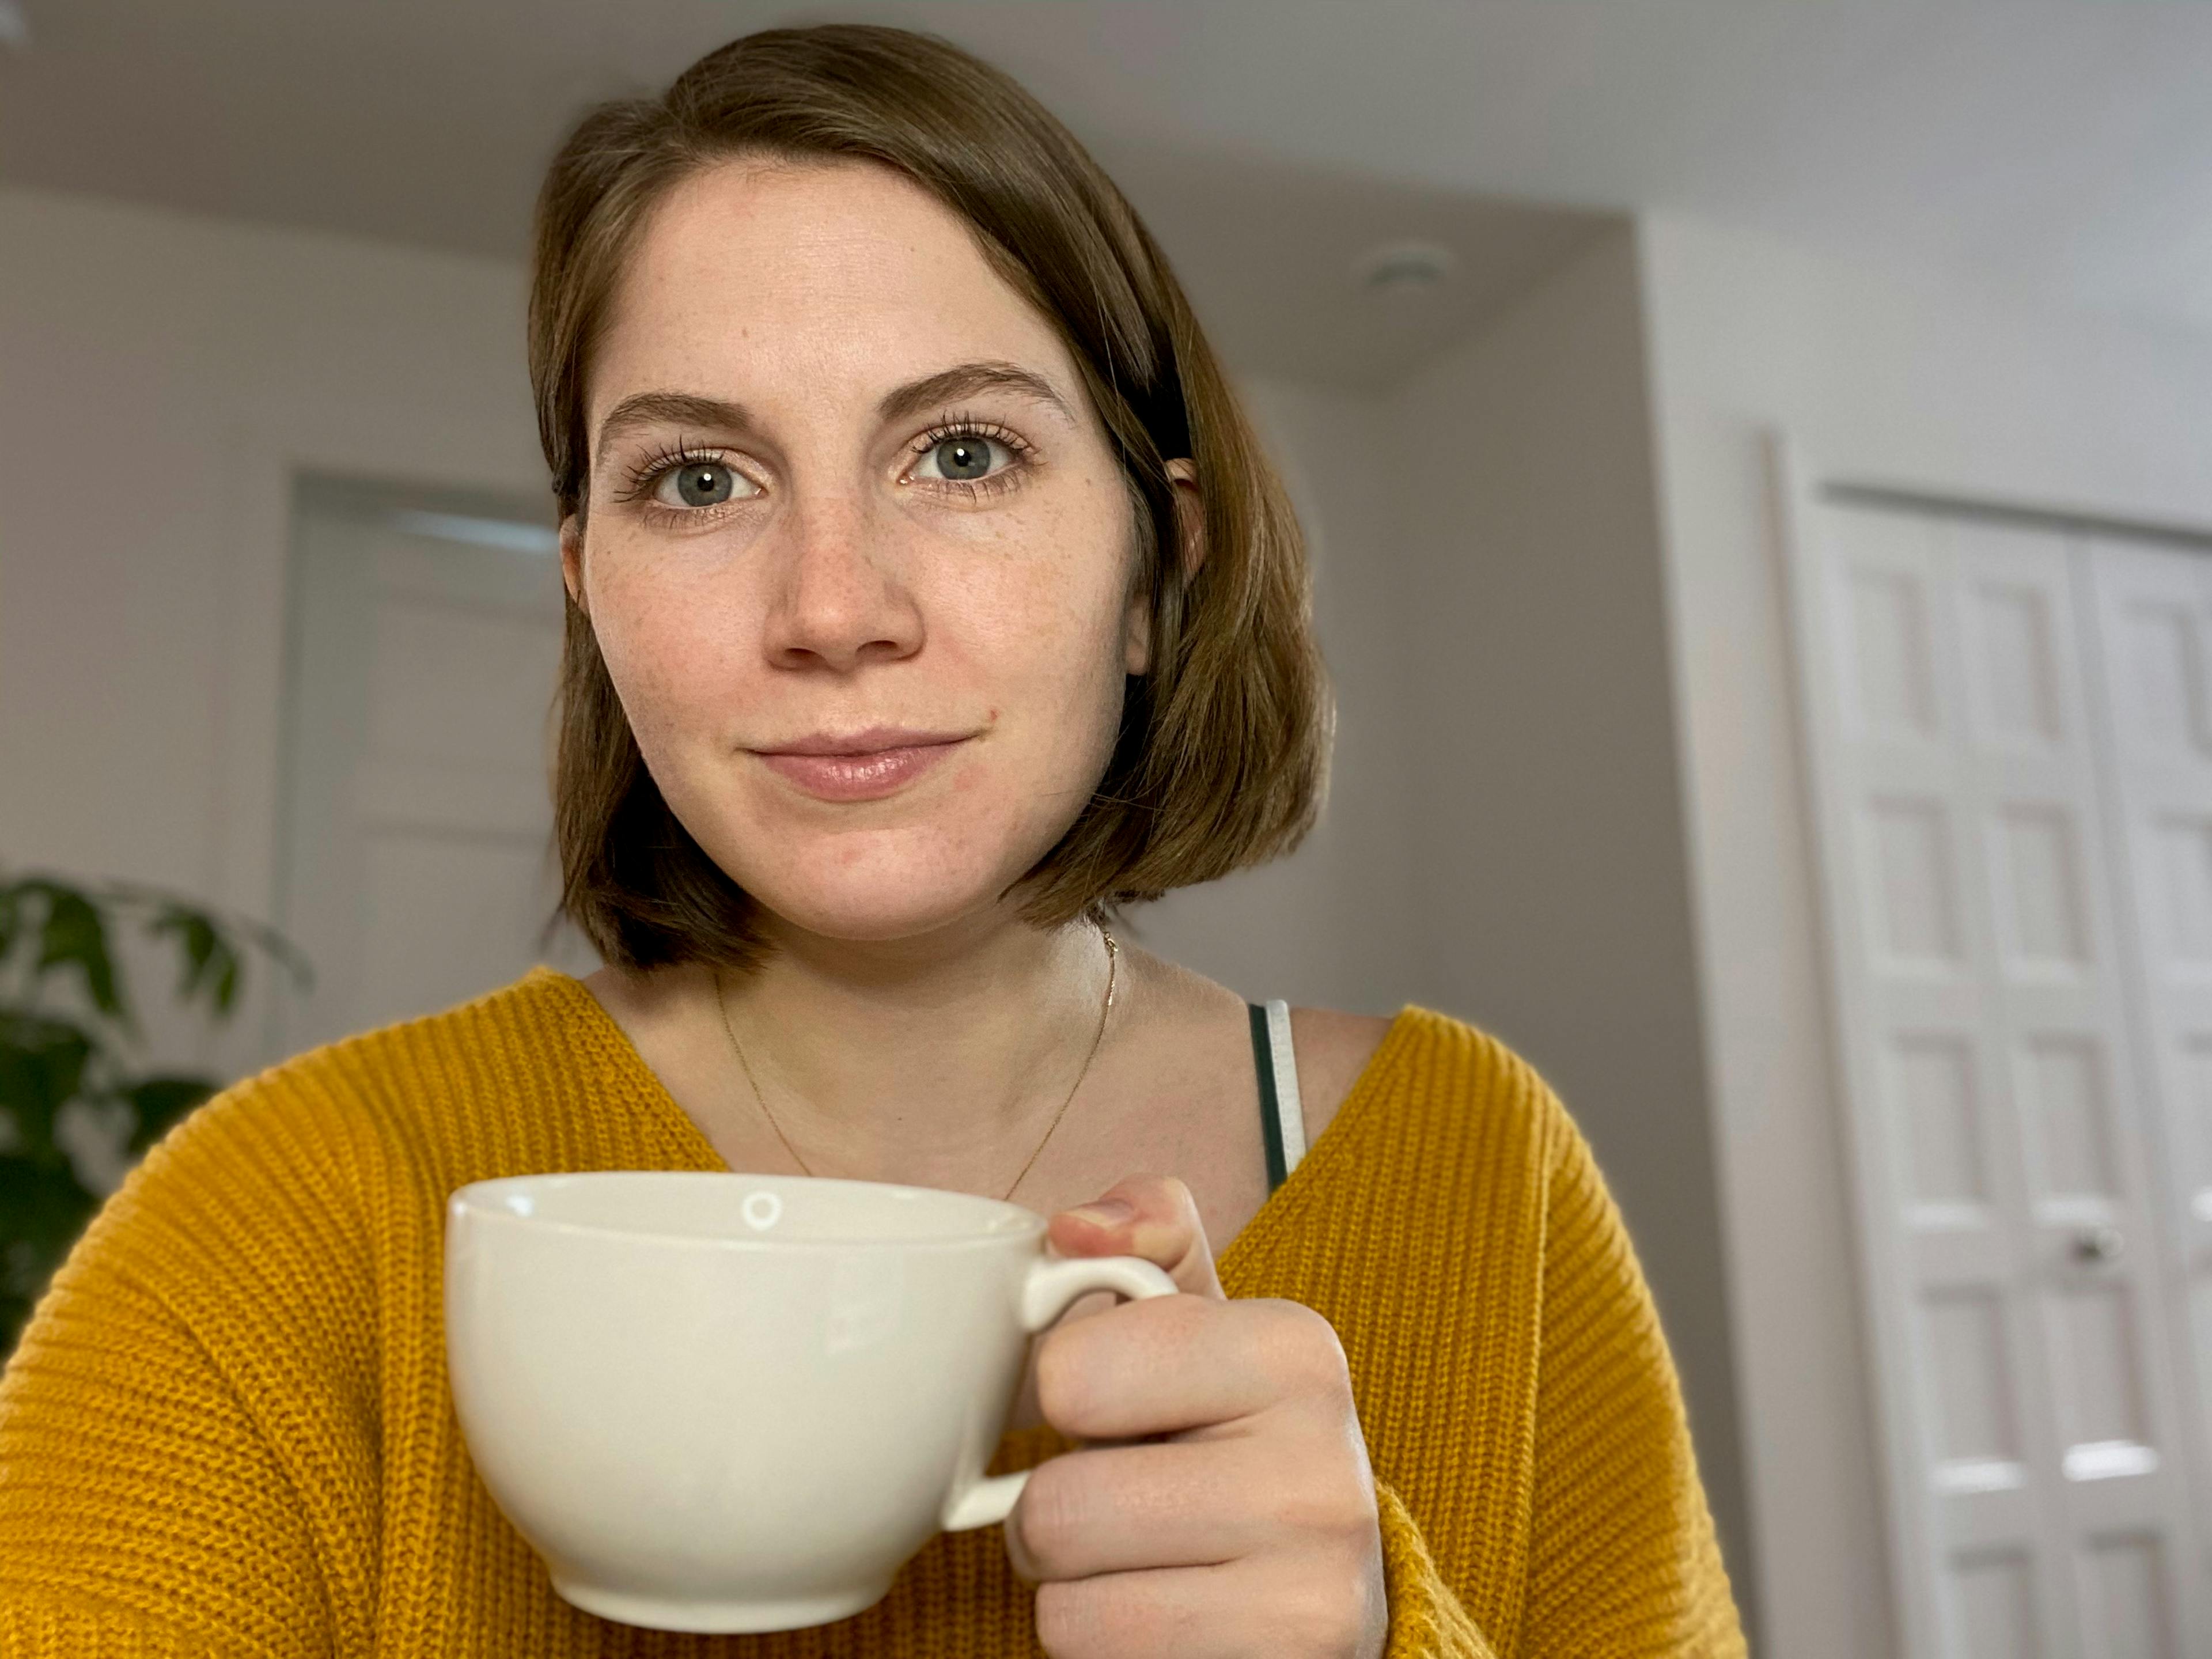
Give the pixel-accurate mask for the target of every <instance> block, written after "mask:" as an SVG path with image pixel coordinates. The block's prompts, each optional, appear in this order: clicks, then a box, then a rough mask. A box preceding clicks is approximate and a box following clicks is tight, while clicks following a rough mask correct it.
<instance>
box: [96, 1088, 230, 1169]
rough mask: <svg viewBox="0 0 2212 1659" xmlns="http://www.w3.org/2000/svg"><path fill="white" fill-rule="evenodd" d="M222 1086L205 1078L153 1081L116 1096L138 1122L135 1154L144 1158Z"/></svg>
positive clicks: (134, 1134) (134, 1135)
mask: <svg viewBox="0 0 2212 1659" xmlns="http://www.w3.org/2000/svg"><path fill="white" fill-rule="evenodd" d="M217 1086H218V1085H216V1083H215V1082H214V1080H213V1079H209V1078H204V1077H149V1078H141V1079H139V1080H138V1081H137V1082H136V1083H131V1084H125V1085H124V1086H123V1087H122V1088H120V1089H118V1090H117V1091H115V1092H116V1094H117V1096H118V1097H119V1098H121V1099H122V1100H124V1101H125V1103H128V1104H129V1106H130V1108H131V1116H132V1118H133V1119H134V1120H135V1122H134V1124H133V1127H132V1128H131V1155H132V1156H133V1157H134V1158H135V1157H140V1156H143V1154H144V1153H145V1152H146V1149H147V1148H148V1147H149V1146H152V1145H153V1144H154V1143H155V1141H157V1140H159V1139H161V1136H162V1135H163V1134H164V1133H166V1132H167V1130H168V1128H169V1127H170V1126H171V1125H173V1123H175V1122H176V1121H177V1120H178V1119H179V1118H180V1117H182V1116H184V1115H185V1113H187V1112H189V1111H191V1109H192V1108H193V1107H195V1106H197V1105H198V1104H199V1103H201V1102H202V1101H204V1100H205V1099H206V1098H207V1097H209V1096H210V1095H211V1094H213V1093H214V1092H215V1091H216V1087H217Z"/></svg>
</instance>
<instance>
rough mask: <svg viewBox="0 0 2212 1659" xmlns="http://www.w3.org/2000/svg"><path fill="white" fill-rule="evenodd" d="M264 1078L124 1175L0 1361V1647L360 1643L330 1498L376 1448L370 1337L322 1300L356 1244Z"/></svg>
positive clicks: (353, 1541) (360, 1545)
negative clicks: (0, 1367) (263, 1091)
mask: <svg viewBox="0 0 2212 1659" xmlns="http://www.w3.org/2000/svg"><path fill="white" fill-rule="evenodd" d="M253 1088H254V1085H246V1087H245V1088H244V1089H242V1090H240V1091H234V1092H233V1093H232V1094H230V1095H228V1096H224V1097H218V1099H217V1100H216V1101H215V1102H212V1103H210V1104H209V1105H208V1106H206V1107H204V1108H202V1109H201V1110H200V1111H199V1112H198V1113H197V1114H195V1115H193V1116H192V1117H191V1118H190V1119H188V1120H187V1121H185V1123H184V1124H182V1125H180V1126H179V1127H178V1129H177V1130H176V1131H174V1132H173V1133H172V1134H170V1135H169V1136H168V1137H167V1139H164V1140H163V1141H162V1142H161V1145H159V1146H156V1147H155V1150H154V1152H153V1153H152V1154H151V1155H150V1156H149V1158H147V1160H146V1161H145V1162H144V1163H143V1164H141V1165H140V1167H139V1168H138V1169H137V1170H134V1171H133V1172H132V1174H131V1176H130V1178H129V1179H128V1180H127V1181H126V1182H125V1185H124V1187H123V1188H122V1189H121V1190H120V1191H118V1193H116V1194H114V1195H113V1196H112V1198H111V1199H110V1200H108V1202H107V1203H106V1206H103V1208H102V1209H101V1211H100V1213H99V1215H98V1216H97V1217H96V1218H94V1222H93V1225H91V1227H90V1228H89V1229H88V1231H87V1232H86V1234H85V1236H84V1237H82V1239H81V1240H80V1241H79V1242H78V1243H77V1245H76V1249H74V1250H73V1251H72V1252H71V1253H70V1257H69V1259H68V1261H66V1262H65V1263H64V1265H63V1267H62V1268H61V1270H60V1272H59V1273H57V1274H56V1276H55V1279H54V1282H53V1284H52V1286H51V1287H50V1288H49V1289H48V1291H47V1292H46V1295H45V1297H43V1298H42V1299H41V1300H40V1304H39V1306H38V1309H37V1310H36V1312H35V1314H34V1315H33V1318H32V1320H31V1322H30V1323H29V1325H28V1326H27V1328H26V1329H25V1331H24V1334H23V1336H22V1339H21V1343H20V1344H19V1346H18V1347H17V1350H16V1352H15V1356H14V1358H12V1359H11V1361H10V1362H9V1365H8V1368H7V1370H6V1372H5V1374H4V1376H0V1659H48V1656H56V1659H58V1656H63V1655H69V1656H79V1655H91V1654H95V1653H97V1654H102V1655H106V1654H118V1655H130V1656H137V1655H145V1656H155V1655H164V1656H166V1655H172V1654H176V1655H182V1654H188V1653H195V1652H201V1651H206V1652H211V1653H212V1652H220V1653H222V1654H224V1655H243V1654H253V1655H261V1656H269V1659H294V1656H307V1655H324V1654H330V1653H334V1652H337V1651H342V1650H358V1649H359V1648H360V1647H361V1646H362V1645H364V1644H360V1643H359V1642H358V1640H357V1639H356V1640H347V1639H344V1638H348V1637H352V1638H358V1636H359V1632H358V1631H357V1630H349V1629H348V1628H346V1626H348V1625H349V1624H350V1623H352V1622H353V1621H352V1620H349V1618H348V1616H347V1615H348V1613H349V1612H356V1613H357V1611H358V1609H359V1608H360V1607H362V1606H363V1605H365V1600H366V1598H365V1597H362V1596H360V1595H349V1594H347V1593H346V1592H347V1591H348V1590H349V1589H357V1588H358V1587H357V1586H352V1585H347V1584H345V1583H343V1582H342V1581H343V1578H345V1577H349V1576H354V1575H357V1574H358V1572H359V1571H360V1566H359V1564H361V1563H364V1562H368V1561H372V1560H373V1559H374V1537H373V1535H371V1536H368V1537H366V1538H363V1537H359V1536H349V1535H348V1534H359V1533H360V1532H361V1531H362V1529H363V1528H362V1524H361V1523H360V1522H359V1521H358V1520H357V1519H356V1520H354V1521H350V1522H349V1517H347V1516H345V1515H343V1513H341V1512H340V1511H339V1510H337V1507H336V1506H335V1505H333V1504H332V1503H331V1500H330V1498H328V1497H327V1494H329V1493H331V1492H339V1491H343V1490H346V1489H348V1488H349V1487H350V1489H352V1490H355V1491H359V1490H362V1489H363V1483H362V1482H361V1481H360V1480H359V1479H358V1476H359V1474H360V1473H361V1471H362V1468H366V1467H368V1464H367V1463H366V1462H365V1460H368V1459H370V1458H372V1457H373V1455H374V1438H373V1437H374V1429H373V1422H374V1417H373V1405H374V1395H373V1392H372V1391H370V1389H369V1388H368V1382H367V1379H368V1378H369V1377H372V1376H374V1365H373V1361H372V1360H371V1358H370V1357H369V1355H368V1352H367V1349H368V1346H369V1343H370V1342H371V1341H372V1340H373V1336H371V1335H364V1334H361V1333H359V1332H357V1331H355V1332H349V1330H348V1329H347V1328H346V1322H344V1321H343V1320H341V1319H336V1318H333V1317H331V1311H330V1310H331V1309H332V1308H333V1306H334V1305H335V1304H337V1303H338V1302H340V1301H341V1300H343V1297H342V1294H341V1293H339V1292H338V1291H337V1286H338V1285H339V1283H340V1281H341V1280H342V1279H343V1278H344V1277H345V1276H346V1271H347V1270H346V1265H345V1263H346V1259H347V1257H348V1256H349V1255H350V1256H351V1257H352V1258H353V1259H354V1262H355V1267H354V1271H355V1273H356V1274H358V1273H361V1272H362V1271H364V1270H363V1269H362V1268H361V1267H360V1266H359V1262H360V1259H361V1257H362V1255H363V1252H362V1249H360V1246H359V1243H358V1240H357V1239H356V1240H354V1241H352V1242H351V1244H350V1247H349V1241H348V1240H347V1238H346V1237H345V1233H346V1231H347V1229H346V1226H345V1224H344V1222H343V1218H342V1215H341V1213H340V1212H341V1211H342V1210H343V1206H342V1205H340V1204H337V1203H334V1202H333V1201H332V1200H331V1189H332V1188H333V1186H334V1185H336V1184H337V1183H336V1182H332V1181H331V1179H330V1177H331V1176H332V1175H333V1174H334V1173H336V1172H335V1171H334V1170H331V1164H332V1162H333V1161H334V1154H333V1153H332V1152H331V1149H330V1148H329V1147H327V1146H313V1145H312V1144H311V1139H312V1138H310V1139H301V1135H300V1126H299V1125H298V1124H297V1123H296V1122H288V1121H287V1118H286V1115H284V1114H283V1113H279V1112H275V1111H270V1110H263V1109H258V1107H260V1106H262V1105H265V1104H267V1103H265V1102H257V1101H256V1099H255V1098H254V1097H253V1093H252V1091H253ZM355 1323H356V1324H363V1325H365V1324H368V1323H369V1322H368V1321H356V1322H355ZM349 1395H353V1396H355V1397H356V1400H357V1402H358V1404H357V1409H356V1410H355V1411H354V1412H352V1413H348V1412H347V1411H346V1410H345V1409H344V1402H345V1401H346V1400H347V1398H348V1396H349ZM349 1415H350V1416H352V1417H353V1418H354V1419H355V1421H354V1423H353V1424H351V1425H349V1423H348V1422H347V1420H346V1419H347V1418H348V1417H349ZM348 1465H351V1466H352V1467H351V1468H350V1469H349V1468H347V1466H348ZM349 1473H350V1474H354V1475H355V1476H356V1480H352V1481H348V1480H344V1479H343V1478H342V1477H343V1475H344V1474H349ZM367 1485H368V1489H370V1490H373V1481H371V1482H368V1483H367ZM303 1493H314V1494H322V1496H318V1497H316V1498H306V1497H303V1495H302V1494H303ZM347 1560H350V1561H351V1562H352V1563H353V1564H355V1565H353V1566H352V1568H351V1569H350V1572H338V1573H337V1574H335V1575H334V1573H333V1571H332V1568H331V1564H332V1563H334V1562H340V1561H347ZM334 1577H336V1578H337V1579H338V1580H340V1581H341V1582H337V1583H334V1582H333V1579H334Z"/></svg>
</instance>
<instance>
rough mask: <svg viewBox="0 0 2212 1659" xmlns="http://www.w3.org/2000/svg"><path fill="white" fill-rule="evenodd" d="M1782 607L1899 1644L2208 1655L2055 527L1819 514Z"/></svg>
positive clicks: (1810, 512) (2104, 859) (2076, 624)
mask: <svg viewBox="0 0 2212 1659" xmlns="http://www.w3.org/2000/svg"><path fill="white" fill-rule="evenodd" d="M1802 528H1803V530H1804V532H1805V533H1804V535H1803V536H1802V538H1801V545H1800V546H1799V547H1798V549H1797V550H1796V555H1795V556H1796V570H1795V572H1794V575H1795V578H1796V583H1795V586H1796V604H1797V612H1798V615H1797V620H1798V624H1799V634H1800V640H1801V643H1802V646H1803V649H1802V652H1801V662H1802V673H1803V689H1804V693H1805V698H1806V710H1807V714H1808V725H1809V726H1810V728H1811V732H1812V738H1813V744H1812V751H1813V758H1814V795H1815V799H1816V820H1817V823H1818V825H1819V836H1820V855H1821V869H1822V885H1823V890H1824V894H1825V896H1826V910H1827V922H1828V933H1829V942H1830V948H1831V958H1832V965H1833V969H1834V973H1833V981H1834V987H1835V995H1836V1002H1837V1013H1838V1023H1837V1032H1838V1048H1839V1051H1840V1056H1841V1060H1842V1063H1843V1071H1844V1087H1845V1094H1846V1098H1847V1102H1848V1105H1849V1109H1850V1116H1851V1132H1852V1133H1851V1141H1852V1148H1853V1152H1854V1154H1855V1162H1856V1176H1857V1198H1858V1206H1857V1211H1858V1216H1859V1220H1860V1226H1861V1237H1862V1243H1863V1265H1864V1268H1865V1273H1864V1279H1863V1282H1864V1285H1865V1288H1866V1293H1867V1298H1868V1315H1869V1328H1870V1334H1871V1338H1872V1345H1873V1348H1874V1351H1875V1361H1876V1365H1877V1379H1876V1380H1877V1383H1878V1392H1879V1395H1880V1399H1881V1411H1882V1417H1883V1425H1884V1430H1885V1439H1886V1443H1887V1476H1888V1485H1889V1492H1888V1505H1889V1510H1890V1516H1891V1522H1892V1533H1893V1541H1894V1544H1895V1551H1894V1560H1895V1563H1896V1567H1897V1571H1898V1577H1899V1586H1900V1590H1901V1593H1902V1597H1903V1602H1904V1607H1903V1614H1904V1616H1903V1619H1902V1620H1901V1622H1902V1625H1903V1626H1904V1628H1905V1636H1906V1642H1907V1650H1908V1651H1909V1652H1910V1653H1911V1654H1912V1655H1914V1656H1935V1655H1942V1656H1946V1659H1949V1656H1958V1659H2000V1656H2002V1659H2107V1656H2112V1659H2120V1656H2125V1659H2136V1656H2142V1659H2185V1656H2189V1655H2196V1654H2203V1653H2205V1652H2207V1651H2212V1631H2208V1630H2207V1629H2206V1627H2205V1626H2204V1625H2203V1620H2202V1614H2201V1613H2199V1612H2198V1611H2197V1609H2196V1608H2195V1607H2194V1605H2193V1604H2194V1603H2195V1602H2196V1601H2197V1600H2198V1599H2199V1598H2200V1592H2199V1589H2198V1588H2197V1585H2196V1584H2195V1583H2194V1577H2195V1569H2194V1562H2195V1559H2196V1557H2195V1553H2194V1546H2193V1544H2192V1542H2191V1525H2190V1517H2189V1513H2188V1501H2189V1493H2188V1491H2187V1487H2186V1484H2185V1482H2186V1474H2185V1461H2184V1459H2183V1458H2182V1457H2181V1455H2179V1447H2178V1446H2177V1438H2178V1434H2179V1427H2178V1425H2179V1401H2178V1400H2177V1398H2176V1389H2175V1388H2174V1385H2173V1382H2172V1369H2173V1367H2172V1343H2171V1340H2170V1334H2169V1329H2168V1326H2169V1317H2168V1308H2167V1304H2166V1297H2165V1291H2164V1282H2165V1281H2164V1277H2163V1275H2162V1273H2161V1272H2160V1261H2159V1254H2160V1253H2159V1249H2158V1248H2157V1245H2156V1243H2155V1232H2154V1218H2155V1216H2154V1204H2153V1201H2152V1200H2151V1198H2150V1194H2152V1193H2153V1191H2154V1188H2153V1185H2152V1179H2151V1172H2150V1168H2149V1163H2148V1156H2147V1148H2146V1146H2145V1142H2144V1137H2143V1135H2142V1133H2141V1122H2140V1115H2141V1100H2140V1091H2139V1089H2138V1081H2137V1079H2136V1075H2135V1066H2134V1058H2133V1057H2134V1053H2135V1050H2134V1046H2133V1042H2132V1040H2131V1031H2130V1023H2129V1008H2128V1004H2127V984H2128V975H2126V973H2125V972H2124V970H2123V968H2122V961H2123V945H2122V941H2121V939H2120V936H2119V932H2118V914H2117V899H2116V890H2115V888H2116V884H2115V881H2114V878H2113V876H2112V859H2111V856H2110V849H2109V848H2108V847H2107V845H2106V829H2105V824H2104V820H2103V817H2102V815H2101V812H2100V798H2099V768H2100V757H2099V753H2098V740H2097V732H2096V729H2095V726H2094V724H2093V719H2092V708H2091V700H2090V697H2089V695H2088V692H2087V688H2086V685H2085V671H2086V669H2087V661H2086V659H2085V656H2084V651H2083V643H2084V635H2085V632H2086V629H2085V628H2084V626H2083V623H2084V618H2083V617H2081V615H2080V611H2079V607H2078V605H2077V603H2076V598H2075V594H2076V577H2075V571H2074V565H2075V562H2076V560H2077V558H2078V557H2079V555H2078V554H2077V553H2076V551H2075V550H2074V549H2073V548H2072V547H2071V546H2070V545H2069V543H2068V541H2067V539H2066V538H2065V536H2064V535H2063V533H2062V532H2057V531H2055V530H2054V531H2044V530H2039V529H2033V528H2027V529H2023V528H2019V527H2015V526H2002V525H1996V524H1991V523H1988V522H1978V521H1970V520H1963V519H1955V518H1948V517H1940V516H1934V515H1929V514H1924V513H1912V512H1906V511H1903V510H1897V509H1891V508H1877V507H1864V506H1857V505H1842V504H1838V503H1836V502H1832V501H1822V502H1820V503H1816V504H1813V505H1811V506H1809V507H1808V508H1807V509H1806V522H1805V524H1804V525H1803V526H1802Z"/></svg>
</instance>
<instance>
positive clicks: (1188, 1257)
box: [1049, 1175, 1227, 1302]
mask: <svg viewBox="0 0 2212 1659" xmlns="http://www.w3.org/2000/svg"><path fill="white" fill-rule="evenodd" d="M1050 1229H1051V1230H1050V1234H1049V1237H1051V1239H1052V1247H1053V1249H1055V1250H1057V1251H1059V1252H1060V1255H1133V1256H1139V1257H1141V1258H1143V1259H1144V1260H1145V1261H1149V1262H1151V1263H1152V1264H1153V1265H1154V1266H1155V1267H1159V1268H1162V1269H1163V1270H1164V1271H1165V1273H1167V1275H1168V1277H1169V1278H1170V1279H1174V1280H1175V1282H1176V1289H1177V1290H1179V1291H1184V1292H1186V1293H1187V1294H1189V1295H1192V1296H1205V1297H1212V1298H1213V1299H1214V1300H1215V1301H1217V1302H1220V1301H1225V1300H1226V1299H1227V1298H1226V1297H1225V1296H1224V1295H1223V1294H1222V1290H1221V1280H1220V1279H1219V1277H1218V1275H1217V1274H1216V1273H1214V1270H1213V1249H1212V1246H1211V1245H1210V1244H1208V1243H1206V1224H1205V1223H1204V1222H1203V1221H1201V1220H1200V1219H1199V1214H1198V1200H1195V1199H1194V1198H1193V1197H1192V1196H1191V1195H1190V1188H1188V1187H1186V1186H1184V1185H1183V1184H1182V1182H1180V1181H1177V1180H1176V1178H1175V1177H1174V1176H1152V1175H1134V1176H1126V1177H1124V1178H1123V1179H1122V1180H1121V1181H1118V1182H1115V1184H1114V1185H1113V1186H1112V1187H1109V1188H1107V1190H1106V1191H1105V1192H1104V1193H1103V1194H1100V1195H1099V1196H1098V1197H1097V1198H1094V1199H1092V1200H1091V1201H1090V1202H1089V1203H1088V1204H1085V1205H1081V1206H1079V1207H1077V1208H1075V1209H1073V1210H1062V1211H1061V1212H1060V1213H1059V1214H1058V1215H1056V1216H1054V1217H1053V1218H1052V1221H1051V1224H1050Z"/></svg>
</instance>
